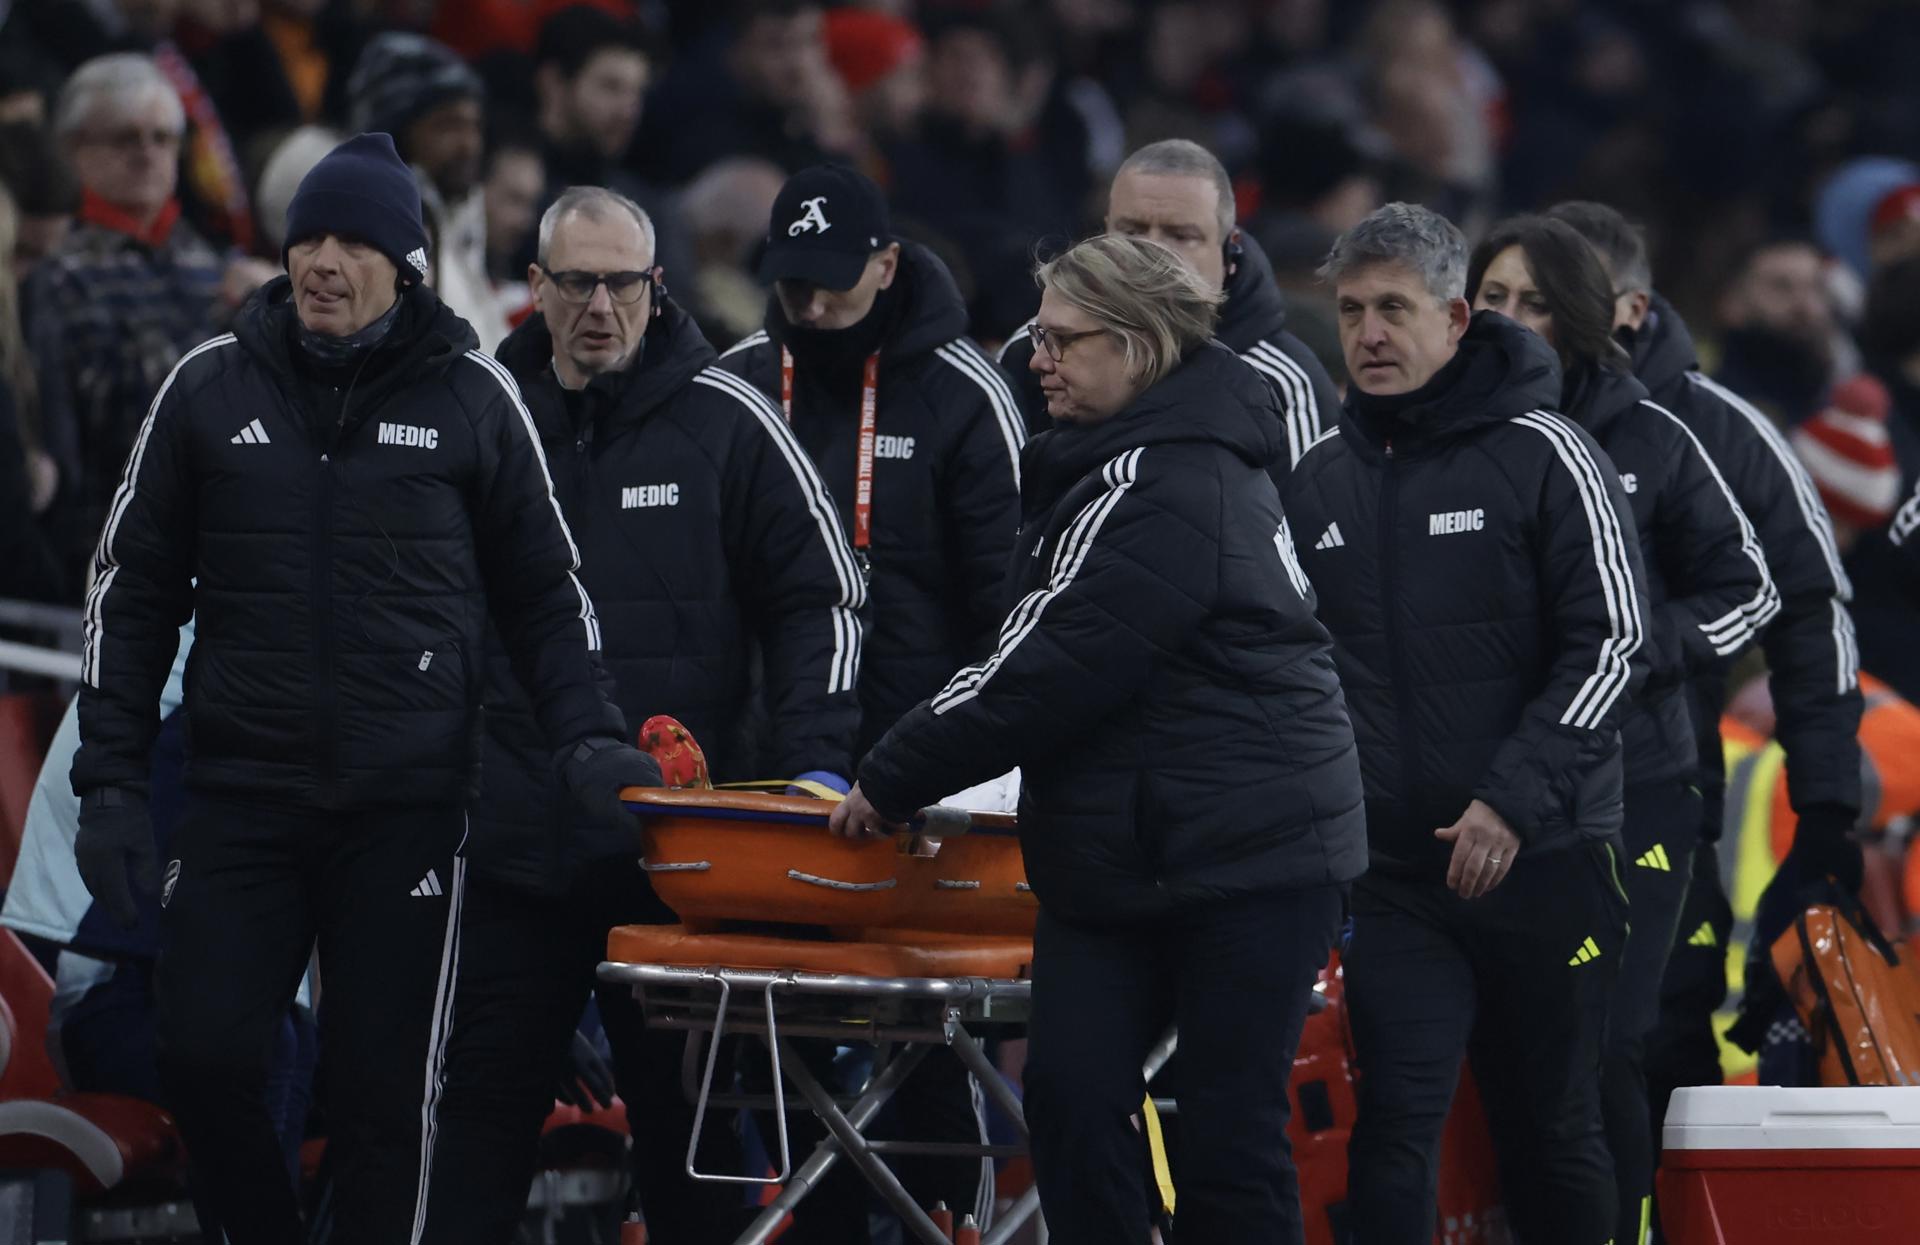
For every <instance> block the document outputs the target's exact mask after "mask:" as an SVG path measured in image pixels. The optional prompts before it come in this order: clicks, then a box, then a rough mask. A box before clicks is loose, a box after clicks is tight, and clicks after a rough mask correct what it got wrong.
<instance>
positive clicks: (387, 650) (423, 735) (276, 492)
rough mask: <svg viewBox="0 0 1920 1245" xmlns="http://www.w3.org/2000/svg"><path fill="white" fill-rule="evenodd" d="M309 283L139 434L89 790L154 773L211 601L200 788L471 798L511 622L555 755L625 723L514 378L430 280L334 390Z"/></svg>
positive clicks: (105, 645)
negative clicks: (489, 691) (298, 340)
mask: <svg viewBox="0 0 1920 1245" xmlns="http://www.w3.org/2000/svg"><path fill="white" fill-rule="evenodd" d="M290 289H291V286H290V284H289V282H288V281H287V280H286V279H285V278H281V279H279V280H277V281H274V282H272V283H270V284H269V285H267V286H266V287H265V288H264V289H263V290H261V291H260V292H258V293H256V294H255V295H254V296H253V298H252V300H251V301H249V302H248V303H247V305H246V306H245V307H243V308H242V309H241V311H240V314H239V316H238V318H237V319H236V321H235V332H234V333H233V334H228V335H226V336H222V337H216V338H213V339H212V340H211V341H208V342H206V343H204V344H202V345H200V346H198V347H196V348H195V349H193V350H191V351H189V352H188V353H187V355H186V357H185V358H183V359H182V360H181V361H180V363H179V365H178V366H177V367H175V368H174V369H173V371H172V373H171V374H169V376H168V377H167V380H166V383H165V384H164V385H162V386H161V389H160V393H159V396H158V397H156V398H155V399H154V403H153V407H152V409H151V410H150V411H149V412H148V415H147V419H146V422H145V423H144V424H142V425H141V428H140V433H139V438H138V440H137V441H136V442H135V444H134V450H133V455H132V457H131V458H130V459H129V460H128V465H127V471H126V478H125V479H124V481H123V482H122V484H121V486H120V490H119V492H118V493H117V494H116V496H115V500H114V505H113V509H112V512H111V514H110V516H109V519H108V523H107V528H106V532H105V533H104V535H103V536H102V538H101V543H100V550H99V553H98V555H97V558H96V568H97V572H98V574H97V578H96V581H95V583H94V586H93V590H92V591H91V592H90V593H89V594H88V598H87V612H86V640H87V642H86V652H85V657H84V660H85V670H84V678H85V684H84V686H83V687H82V688H81V691H80V734H81V741H82V742H81V747H80V751H79V753H78V754H77V755H76V756H75V758H74V763H73V786H74V790H75V791H76V792H78V793H80V794H82V795H84V794H85V793H86V792H88V791H90V790H92V789H94V788H98V787H129V788H144V786H145V785H146V780H147V770H148V767H147V754H148V752H149V751H150V750H151V748H152V745H153V738H154V733H155V731H156V730H157V729H158V727H159V721H158V719H157V718H156V717H155V715H154V706H155V705H156V704H158V703H159V697H160V688H161V685H162V684H163V683H164V682H165V681H166V677H167V670H168V667H169V666H170V665H171V664H172V661H173V654H174V650H175V648H176V647H177V646H178V644H179V627H180V624H182V623H184V622H185V621H186V620H187V617H188V616H189V615H192V616H193V617H194V619H195V626H196V642H195V644H194V647H193V656H192V658H191V660H190V662H189V664H188V666H187V682H186V688H187V728H188V731H189V733H190V734H189V740H190V755H191V757H192V760H191V762H190V767H189V770H188V782H189V783H190V784H191V785H193V786H195V787H198V788H201V789H205V790H216V791H221V792H226V793H231V794H237V795H245V796H249V797H254V798H259V799H264V800H270V801H274V802H280V803H289V804H295V805H300V806H303V807H307V808H321V809H352V808H364V807H370V806H408V805H425V804H442V803H447V802H458V801H460V800H461V799H463V798H464V797H465V796H466V795H467V794H469V792H470V791H471V790H472V788H473V786H474V779H475V764H476V761H477V757H478V745H477V736H478V726H479V704H480V688H481V681H482V674H483V669H482V654H483V652H484V648H483V643H484V638H483V637H484V628H485V624H486V622H487V620H488V617H489V616H491V617H492V619H493V620H494V621H495V622H496V623H497V624H498V625H499V627H500V629H501V632H502V634H503V635H504V636H505V637H506V642H507V648H508V651H509V652H511V653H512V654H513V658H514V672H515V674H516V675H517V676H518V677H519V679H520V680H521V682H522V683H524V684H525V685H526V686H527V687H528V688H530V689H531V690H532V693H533V701H534V706H535V711H536V714H537V715H538V718H539V721H540V726H541V730H542V732H543V735H544V738H545V739H546V741H547V743H548V744H549V745H550V748H551V749H552V750H553V751H554V752H557V751H560V750H562V749H565V748H568V747H571V746H572V745H573V744H574V743H577V742H578V741H580V740H582V739H586V738H589V737H594V736H620V735H624V733H625V729H624V726H623V724H622V722H621V719H620V714H619V711H618V710H616V709H614V708H613V707H612V706H611V705H609V704H608V703H607V702H606V700H605V698H604V697H603V696H601V694H600V693H599V691H598V690H597V689H596V687H595V684H594V679H595V664H596V654H597V650H598V649H599V647H600V622H599V619H598V618H596V617H595V616H594V613H593V606H592V603H591V602H590V601H589V600H588V598H587V593H586V590H585V589H584V588H583V587H582V586H581V584H580V581H579V580H578V579H577V578H576V577H575V575H574V571H575V570H576V569H577V566H578V557H577V554H576V552H575V550H574V547H573V540H572V537H571V536H570V535H569V533H568V532H567V529H566V525H565V524H564V523H563V522H562V520H561V518H560V510H559V507H558V505H557V504H556V503H555V501H554V498H553V492H552V489H551V488H550V486H549V485H548V483H547V472H546V464H545V462H544V461H543V460H542V457H541V453H540V445H539V442H538V441H536V440H535V439H534V436H533V425H532V421H531V420H529V419H528V417H527V414H526V410H525V408H524V407H522V405H521V403H520V394H519V390H518V389H517V388H516V387H515V386H514V383H513V381H512V379H511V378H510V377H509V376H508V375H507V373H506V370H505V369H504V368H502V367H501V366H500V365H499V364H497V363H495V362H494V361H493V360H492V359H490V358H488V357H486V356H485V355H482V354H480V353H478V352H477V351H475V350H473V348H472V347H473V343H474V337H473V331H472V330H471V329H470V328H468V326H467V323H466V321H464V320H462V319H460V318H459V317H458V316H456V315H454V314H453V313H452V312H451V311H448V310H447V309H446V308H445V307H444V306H442V305H441V303H440V300H439V299H438V298H437V297H436V296H435V295H434V294H433V292H432V291H431V290H429V289H427V288H425V287H424V286H414V287H412V288H410V289H409V290H408V291H407V293H405V294H404V295H403V296H402V299H403V302H402V307H401V311H400V315H399V318H398V320H397V321H396V323H395V325H394V327H393V329H392V331H391V332H390V333H389V335H388V337H387V339H386V341H385V343H383V344H382V345H381V346H379V347H377V348H376V349H375V350H374V352H373V353H372V354H371V355H370V356H368V357H367V358H366V359H365V360H364V361H363V363H362V365H361V367H360V370H359V372H358V375H357V377H343V378H341V379H342V380H343V381H344V382H345V383H343V384H341V385H339V386H337V387H336V386H333V385H331V384H329V383H327V381H326V380H325V379H322V378H321V377H320V376H318V375H316V374H315V373H314V372H313V371H312V370H311V368H310V367H309V366H308V365H307V363H306V362H305V359H304V356H303V357H302V358H301V359H299V360H296V358H295V352H296V351H297V350H298V349H299V347H297V346H296V345H295V344H294V342H293V325H294V313H293V307H292V304H291V302H290V301H289V297H288V296H289V292H290ZM550 755H551V753H550Z"/></svg>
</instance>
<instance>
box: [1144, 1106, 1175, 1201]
mask: <svg viewBox="0 0 1920 1245" xmlns="http://www.w3.org/2000/svg"><path fill="white" fill-rule="evenodd" d="M1140 1118H1141V1119H1143V1120H1145V1121H1146V1124H1147V1153H1148V1154H1149V1155H1151V1156H1152V1158H1153V1183H1154V1184H1156V1185H1158V1186H1160V1205H1161V1207H1162V1208H1163V1209H1165V1210H1166V1212H1167V1213H1168V1214H1169V1215H1171V1214H1172V1213H1173V1169H1172V1168H1171V1167H1169V1166H1167V1139H1166V1137H1165V1136H1164V1135H1163V1134H1162V1133H1161V1131H1160V1112H1159V1111H1157V1110H1155V1109H1154V1105H1153V1095H1152V1094H1148V1095H1147V1101H1146V1105H1145V1106H1143V1107H1141V1108H1140Z"/></svg>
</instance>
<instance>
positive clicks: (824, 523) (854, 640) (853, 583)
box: [693, 367, 867, 694]
mask: <svg viewBox="0 0 1920 1245" xmlns="http://www.w3.org/2000/svg"><path fill="white" fill-rule="evenodd" d="M693 382H694V383H695V384H696V385H705V386H707V387H708V388H709V389H716V390H718V391H720V392H721V393H724V394H726V395H728V396H729V397H731V398H733V400H734V401H736V402H738V403H740V404H741V405H742V406H744V407H745V408H746V409H747V411H748V412H749V413H750V414H752V415H753V417H754V418H755V419H756V420H758V421H759V423H760V427H761V428H762V429H763V430H764V431H765V432H766V434H767V436H768V437H769V438H771V439H772V441H773V444H774V448H775V449H777V450H779V451H780V456H781V458H782V459H784V460H785V461H786V464H787V468H788V470H790V471H792V472H793V476H794V480H795V481H796V482H797V483H798V484H799V486H800V495H801V496H802V497H803V498H804V499H805V500H806V503H807V513H808V514H809V515H811V516H812V517H813V521H814V525H815V526H816V527H817V528H818V530H819V533H820V539H821V541H822V542H823V543H824V544H825V545H826V547H827V560H828V562H829V563H831V565H832V566H833V573H834V577H835V580H836V581H837V582H838V584H839V586H840V599H839V601H838V602H836V603H835V604H834V606H833V616H834V653H833V662H832V665H831V666H830V667H829V670H828V674H827V692H828V693H829V694H832V693H835V692H844V691H848V690H850V689H851V688H852V687H853V685H854V681H855V680H856V679H857V678H858V677H859V674H860V643H861V636H860V618H859V611H860V609H861V608H862V607H863V606H864V605H865V604H866V602H867V583H866V577H865V576H863V575H862V574H861V573H860V568H859V566H858V564H856V563H855V561H854V557H853V546H851V545H849V544H848V543H847V537H846V532H845V530H844V529H843V528H842V527H841V526H840V511H839V509H838V508H837V507H835V505H834V504H833V499H832V498H831V497H830V496H828V494H827V486H826V484H825V483H824V482H823V481H822V480H821V479H820V474H819V473H818V472H817V471H815V470H814V468H813V460H812V459H810V458H808V457H807V453H806V451H805V450H804V449H802V448H801V447H800V442H799V441H798V440H796V439H795V438H794V435H793V430H792V429H791V428H789V427H787V421H786V420H784V419H782V418H781V417H780V412H779V411H777V410H775V409H774V406H773V403H772V402H770V401H768V400H767V396H766V395H765V394H763V393H761V392H760V391H759V390H758V389H755V388H754V387H753V386H752V385H750V384H748V383H747V382H746V381H744V380H741V379H740V378H739V377H738V376H735V375H734V374H733V373H731V372H729V371H726V370H725V369H722V368H717V367H710V368H706V369H705V370H703V371H701V372H700V373H699V374H698V375H696V376H695V377H694V378H693Z"/></svg>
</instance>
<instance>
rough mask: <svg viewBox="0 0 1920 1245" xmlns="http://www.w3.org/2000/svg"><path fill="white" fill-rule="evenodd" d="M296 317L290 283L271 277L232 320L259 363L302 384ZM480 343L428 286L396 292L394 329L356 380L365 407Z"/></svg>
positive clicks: (280, 376)
mask: <svg viewBox="0 0 1920 1245" xmlns="http://www.w3.org/2000/svg"><path fill="white" fill-rule="evenodd" d="M295 320H296V312H295V311H294V306H293V281H292V280H291V279H290V278H288V277H286V276H279V277H275V278H274V279H273V280H271V281H269V282H267V283H266V284H265V285H263V286H261V287H260V288H259V289H258V290H255V291H254V292H253V296H252V297H250V298H249V299H247V301H246V303H245V304H243V305H242V306H241V308H240V310H239V311H237V312H235V313H234V317H233V335H234V337H235V338H236V339H237V340H238V341H239V343H240V346H241V348H242V349H243V350H245V351H246V352H247V353H248V354H250V355H252V356H253V357H254V358H256V359H258V360H259V361H260V362H261V364H262V365H263V366H265V367H266V368H267V370H268V371H270V372H271V373H272V374H273V375H274V376H275V377H276V378H277V379H279V380H280V381H281V382H282V383H302V382H303V381H304V380H305V377H306V376H307V375H308V373H306V372H304V371H302V370H301V367H300V365H299V364H298V362H297V361H296V360H295V358H294V352H295V351H296V350H298V349H299V347H298V346H296V345H295V344H294V325H295ZM479 344H480V339H479V338H478V337H477V336H475V334H474V331H473V326H472V325H470V324H468V323H467V322H466V321H465V320H462V319H461V318H460V317H459V316H457V315H455V314H454V313H453V311H452V309H450V308H449V307H448V306H447V305H446V304H445V303H443V302H441V301H440V296H439V295H437V294H435V293H434V292H433V290H432V289H430V288H429V287H428V286H426V285H424V284H422V283H420V282H415V283H414V284H412V285H409V286H407V287H406V289H404V290H402V291H401V292H400V314H399V315H398V316H397V317H396V318H395V319H394V322H393V329H392V331H390V332H389V333H388V334H387V336H386V338H385V339H384V340H383V341H381V342H380V344H379V345H377V346H375V347H374V348H373V350H372V351H371V353H369V354H368V356H367V358H366V360H365V361H364V363H363V364H362V372H361V375H360V376H359V378H358V379H357V380H356V382H355V383H356V385H357V387H358V392H359V394H360V397H361V401H360V402H357V403H356V404H355V406H356V407H357V408H359V409H365V407H366V405H367V404H369V403H371V402H372V401H373V400H374V399H376V398H377V397H379V396H380V395H382V394H384V393H385V392H386V391H388V390H390V389H395V388H398V387H399V386H400V385H402V384H404V383H406V382H407V381H408V380H411V379H414V378H415V377H417V376H418V375H419V374H420V371H421V369H423V368H443V367H446V366H448V365H450V364H451V363H452V362H453V361H454V360H455V359H458V358H459V357H460V356H461V355H464V354H465V353H466V352H467V351H469V350H473V349H475V348H477V347H478V346H479Z"/></svg>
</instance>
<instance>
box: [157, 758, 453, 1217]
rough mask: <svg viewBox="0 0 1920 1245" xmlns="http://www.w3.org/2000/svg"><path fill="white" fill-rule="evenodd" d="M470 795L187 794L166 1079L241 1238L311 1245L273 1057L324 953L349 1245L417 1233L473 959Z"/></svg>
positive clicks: (335, 1132)
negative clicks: (349, 806)
mask: <svg viewBox="0 0 1920 1245" xmlns="http://www.w3.org/2000/svg"><path fill="white" fill-rule="evenodd" d="M465 826H466V817H465V814H464V813H463V812H462V811H461V810H460V809H458V808H416V809H379V810H366V809H362V810H356V811H353V812H345V813H318V812H312V811H308V810H295V809H290V808H286V807H284V806H275V805H267V804H258V803H249V802H242V801H236V800H231V799H225V798H216V797H213V796H210V795H206V794H201V793H197V792H196V793H192V794H190V795H189V798H188V804H187V812H186V817H185V819H184V821H183V824H182V825H181V828H180V830H179V832H178V834H177V835H176V837H175V839H174V843H173V859H172V860H171V861H170V862H169V863H168V864H167V866H166V870H165V882H164V886H163V892H162V902H163V908H162V912H161V953H160V960H159V964H158V967H157V969H156V992H157V1005H158V1016H157V1020H156V1024H157V1028H158V1042H159V1066H160V1078H161V1084H162V1086H163V1088H164V1091H165V1095H166V1100H167V1105H168V1106H169V1108H170V1109H171V1110H172V1111H173V1113H174V1116H175V1118H176V1119H177V1120H178V1122H179V1125H180V1131H181V1135H182V1136H183V1138H184V1139H185V1141H186V1145H187V1150H188V1152H189V1153H190V1154H191V1155H192V1158H193V1179H194V1184H195V1187H196V1193H197V1196H198V1198H199V1200H201V1201H203V1202H205V1203H206V1204H208V1205H210V1206H211V1207H213V1208H214V1210H215V1212H216V1213H217V1214H218V1215H219V1217H220V1222H221V1224H222V1225H223V1226H224V1228H225V1229H226V1233H227V1239H228V1241H229V1242H230V1243H231V1245H302V1243H303V1242H304V1241H305V1231H304V1229H303V1228H302V1227H301V1223H300V1212H299V1206H298V1201H297V1198H296V1195H295V1190H294V1188H293V1184H292V1182H291V1180H290V1178H289V1175H288V1172H287V1167H286V1159H285V1151H284V1149H283V1148H282V1146H281V1145H280V1142H279V1141H278V1139H277V1138H276V1136H275V1132H274V1121H273V1115H272V1112H271V1111H270V1110H269V1109H268V1101H267V1083H268V1061H269V1057H270V1052H271V1051H272V1049H273V1044H274V1040H275V1038H276V1037H277V1036H278V1035H279V1032H280V1028H281V1026H282V1024H283V1023H284V1022H285V1019H286V1015H287V1009H288V1007H289V1006H290V1005H291V1004H292V1002H293V998H294V992H295V991H296V989H298V987H299V984H300V978H301V976H302V975H303V974H304V973H305V972H306V968H307V962H308V958H309V956H310V955H311V953H312V951H313V948H314V944H315V942H316V941H317V942H318V944H319V950H320V979H321V998H320V1048H321V1052H322V1064H323V1068H322V1078H321V1084H320V1087H319V1094H318V1096H319V1098H320V1101H321V1103H322V1105H323V1107H324V1109H325V1111H326V1116H327V1121H328V1137H327V1146H328V1157H329V1161H330V1164H331V1167H332V1170H333V1173H334V1181H335V1186H334V1198H335V1202H334V1233H333V1239H334V1240H336V1241H341V1242H381V1243H382V1245H385V1243H387V1242H406V1241H409V1240H411V1239H413V1237H414V1231H415V1222H416V1219H417V1218H418V1215H419V1212H420V1210H421V1209H422V1202H423V1195H424V1192H425V1189H424V1184H423V1181H422V1179H421V1176H422V1171H423V1166H424V1151H425V1149H426V1148H428V1147H429V1146H430V1145H431V1134H432V1119H433V1112H434V1107H435V1098H436V1094H437V1091H438V1085H439V1071H440V1061H441V1057H442V1055H443V1053H444V1048H445V1040H446V1021H447V1019H448V1010H447V1009H448V1003H449V997H448V996H449V994H450V993H451V990H452V986H453V976H454V973H453V969H454V965H455V963H456V961H457V957H458V954H459V947H458V928H459V926H458V921H459V914H460V900H461V891H462V886H463V881H464V877H465V871H466V865H465V862H464V861H462V860H460V859H459V858H458V856H457V852H458V850H459V848H460V844H461V839H462V836H463V834H464V833H465Z"/></svg>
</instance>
